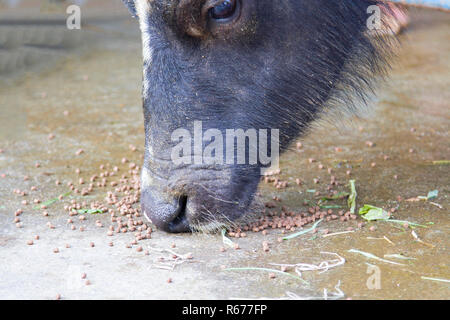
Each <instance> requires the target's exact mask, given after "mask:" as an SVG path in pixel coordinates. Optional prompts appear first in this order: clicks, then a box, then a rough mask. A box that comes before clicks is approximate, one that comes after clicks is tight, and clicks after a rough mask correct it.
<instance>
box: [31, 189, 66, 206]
mask: <svg viewBox="0 0 450 320" xmlns="http://www.w3.org/2000/svg"><path fill="white" fill-rule="evenodd" d="M71 193H72V191H69V192H67V193H64V194H62V197H63V198H65V197H67V196H68V195H69V194H71ZM58 200H59V197H56V198H54V199H50V200H47V201H45V202H43V203H41V204H40V205H38V206H34V207H33V209H34V210H38V209H40V208H41V207H42V206H46V207H48V206H49V205H51V204H54V203H55V202H56V201H58Z"/></svg>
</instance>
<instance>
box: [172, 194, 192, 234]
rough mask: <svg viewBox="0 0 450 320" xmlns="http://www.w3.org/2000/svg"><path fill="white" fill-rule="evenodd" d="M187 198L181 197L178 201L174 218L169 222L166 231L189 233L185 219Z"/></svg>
mask: <svg viewBox="0 0 450 320" xmlns="http://www.w3.org/2000/svg"><path fill="white" fill-rule="evenodd" d="M186 204H187V196H181V197H180V198H179V199H178V208H177V212H176V214H174V216H175V218H174V219H173V220H172V221H171V222H169V225H168V229H169V231H170V232H187V231H191V229H190V227H189V222H188V219H187V217H186Z"/></svg>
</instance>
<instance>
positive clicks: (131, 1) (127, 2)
mask: <svg viewBox="0 0 450 320" xmlns="http://www.w3.org/2000/svg"><path fill="white" fill-rule="evenodd" d="M122 1H123V3H124V4H125V5H126V6H127V8H128V10H129V11H130V13H131V16H132V17H133V18H137V17H138V16H137V13H136V6H135V4H134V1H135V0H122Z"/></svg>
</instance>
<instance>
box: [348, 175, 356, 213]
mask: <svg viewBox="0 0 450 320" xmlns="http://www.w3.org/2000/svg"><path fill="white" fill-rule="evenodd" d="M349 184H350V195H349V196H348V200H347V205H348V207H349V208H350V213H351V214H354V213H355V209H356V197H357V196H358V194H357V193H356V186H355V180H350V181H349Z"/></svg>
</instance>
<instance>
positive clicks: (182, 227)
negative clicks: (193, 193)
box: [141, 188, 191, 233]
mask: <svg viewBox="0 0 450 320" xmlns="http://www.w3.org/2000/svg"><path fill="white" fill-rule="evenodd" d="M186 203H187V197H186V196H176V197H170V196H168V195H166V194H163V193H161V192H159V191H157V189H153V188H152V189H144V190H143V192H142V196H141V204H142V209H143V212H144V214H145V215H146V217H147V218H148V219H149V220H150V221H151V222H152V223H153V224H154V225H155V226H156V227H157V228H158V229H161V230H164V231H166V232H172V233H179V232H189V231H191V229H190V226H189V221H188V219H187V215H186Z"/></svg>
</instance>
